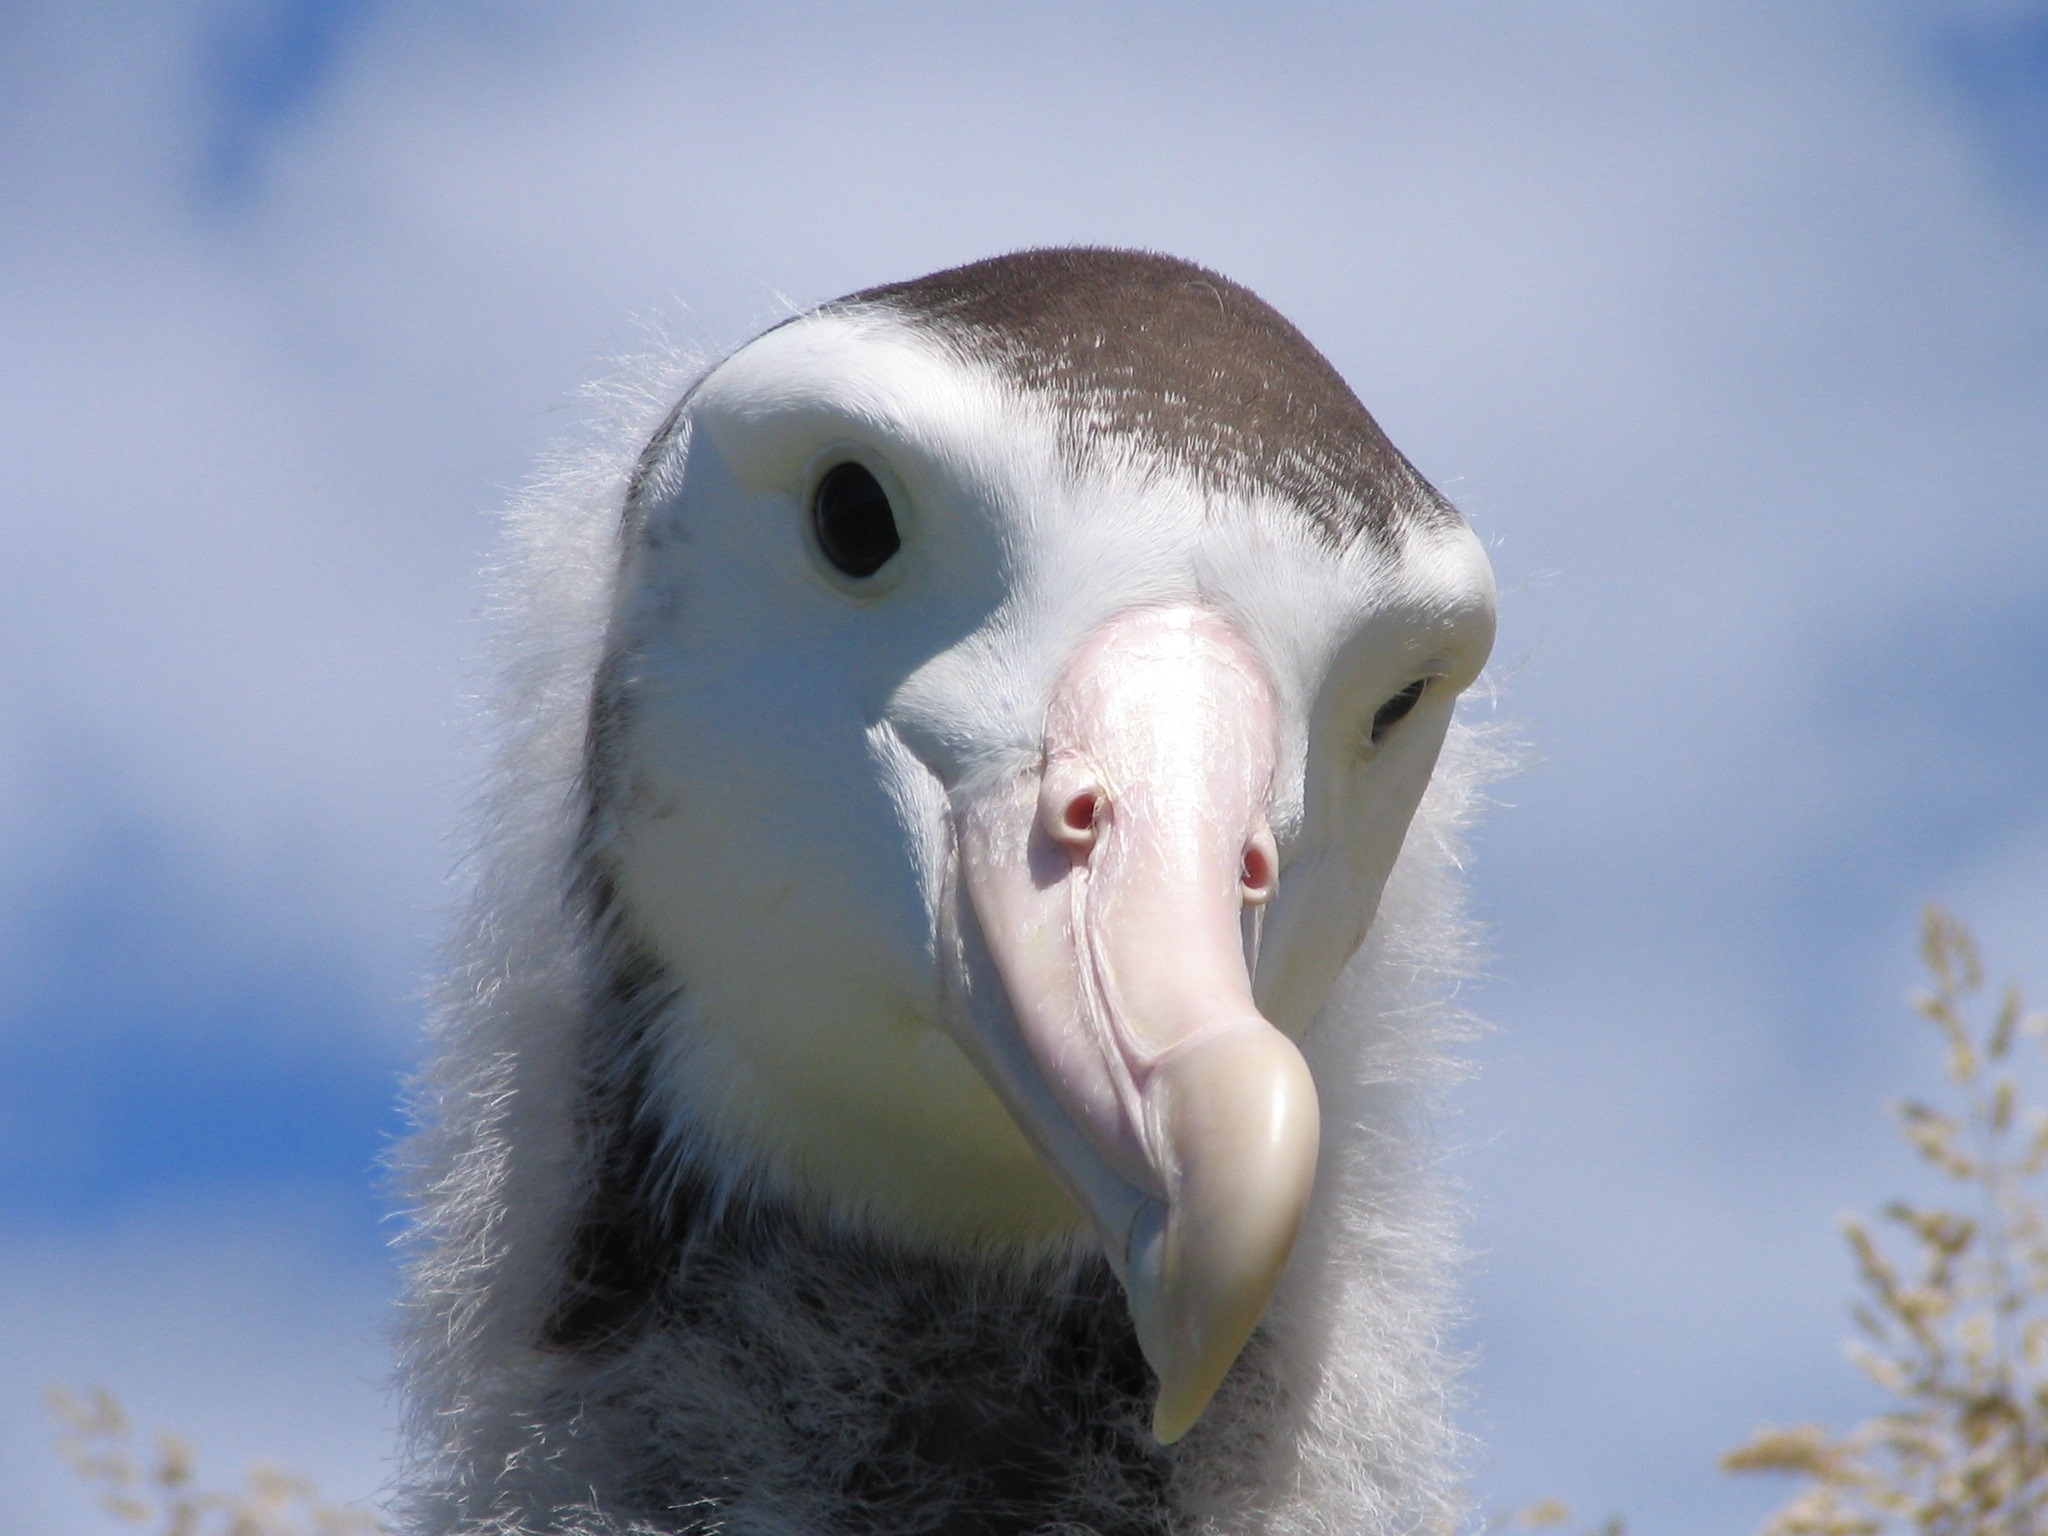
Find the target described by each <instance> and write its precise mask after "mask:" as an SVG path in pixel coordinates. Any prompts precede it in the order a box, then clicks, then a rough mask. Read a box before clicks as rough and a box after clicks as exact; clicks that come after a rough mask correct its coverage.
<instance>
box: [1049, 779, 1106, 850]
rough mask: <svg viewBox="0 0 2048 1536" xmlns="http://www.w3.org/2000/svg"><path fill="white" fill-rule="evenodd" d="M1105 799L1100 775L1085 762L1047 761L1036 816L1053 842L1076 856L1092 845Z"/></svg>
mask: <svg viewBox="0 0 2048 1536" xmlns="http://www.w3.org/2000/svg"><path fill="white" fill-rule="evenodd" d="M1108 800H1109V797H1108V796H1107V795H1106V794H1104V793H1103V789H1102V781H1101V779H1099V778H1098V777H1097V776H1096V775H1095V774H1094V773H1093V772H1092V771H1090V770H1089V768H1088V767H1087V766H1086V765H1085V764H1083V763H1079V762H1073V761H1068V762H1064V763H1051V764H1048V765H1047V766H1046V770H1045V778H1044V780H1043V781H1042V782H1041V783H1040V785H1039V791H1038V819H1039V821H1040V823H1041V824H1042V825H1043V826H1044V827H1045V830H1046V833H1047V834H1048V835H1049V836H1050V837H1051V838H1052V840H1053V841H1054V842H1056V843H1058V844H1059V845H1060V846H1061V847H1062V848H1065V849H1066V850H1067V851H1068V852H1069V853H1071V854H1073V855H1074V856H1075V857H1076V858H1080V857H1081V856H1082V855H1084V854H1086V853H1087V852H1088V850H1089V849H1091V848H1093V847H1094V846H1095V834H1096V830H1097V826H1098V824H1099V823H1100V822H1101V820H1102V817H1103V815H1104V813H1105V812H1106V811H1107V810H1108Z"/></svg>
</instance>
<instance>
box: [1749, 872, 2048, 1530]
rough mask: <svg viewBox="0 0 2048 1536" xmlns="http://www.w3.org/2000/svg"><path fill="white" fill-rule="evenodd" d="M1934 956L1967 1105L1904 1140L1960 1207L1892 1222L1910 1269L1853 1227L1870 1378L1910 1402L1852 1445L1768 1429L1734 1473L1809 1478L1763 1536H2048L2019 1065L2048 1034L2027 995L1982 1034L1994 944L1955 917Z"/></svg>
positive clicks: (1924, 1009)
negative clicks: (1979, 939)
mask: <svg viewBox="0 0 2048 1536" xmlns="http://www.w3.org/2000/svg"><path fill="white" fill-rule="evenodd" d="M1921 953H1922V956H1923V958H1924V959H1925V960H1926V962H1927V967H1928V969H1929V971H1930V972H1932V974H1933V979H1934V986H1933V989H1932V990H1931V991H1929V992H1927V993H1924V994H1922V995H1921V996H1920V997H1918V998H1916V999H1915V1000H1914V1007H1915V1009H1916V1010H1917V1011H1918V1012H1919V1014H1920V1015H1921V1017H1922V1018H1924V1019H1926V1020H1927V1021H1928V1023H1929V1024H1931V1025H1932V1026H1933V1027H1934V1028H1935V1030H1936V1031H1937V1032H1938V1033H1939V1035H1940V1037H1941V1042H1942V1047H1943V1051H1944V1054H1945V1057H1946V1064H1947V1074H1948V1080H1949V1085H1948V1093H1947V1094H1946V1097H1947V1098H1948V1099H1950V1100H1952V1101H1953V1102H1952V1103H1950V1104H1949V1105H1947V1106H1945V1107H1944V1106H1941V1105H1934V1104H1923V1103H1917V1102H1914V1103H1907V1104H1904V1105H1901V1106H1900V1111H1899V1114H1900V1129H1901V1131H1902V1133H1903V1135H1904V1136H1905V1139H1906V1141H1907V1142H1908V1144H1910V1145H1911V1146H1912V1148H1913V1149H1914V1151H1916V1152H1918V1153H1919V1154H1920V1156H1921V1158H1922V1160H1923V1161H1925V1162H1926V1163H1927V1164H1928V1166H1930V1167H1931V1168H1933V1169H1935V1170H1936V1171H1937V1172H1938V1173H1940V1174H1941V1175H1943V1176H1944V1177H1945V1178H1947V1179H1949V1180H1951V1181H1952V1182H1953V1183H1954V1184H1955V1185H1956V1190H1955V1195H1954V1199H1955V1202H1956V1205H1957V1207H1958V1208H1957V1209H1949V1208H1947V1207H1945V1206H1919V1205H1914V1204H1910V1203H1908V1202H1904V1201H1899V1202H1895V1203H1893V1204H1892V1205H1889V1206H1887V1207H1885V1209H1884V1212H1883V1221H1884V1224H1885V1226H1886V1227H1887V1228H1888V1229H1889V1230H1890V1232H1891V1233H1892V1234H1893V1245H1894V1248H1895V1249H1896V1251H1897V1256H1896V1257H1895V1256H1894V1253H1893V1252H1892V1251H1889V1250H1888V1249H1887V1247H1886V1245H1885V1244H1884V1243H1883V1242H1881V1241H1880V1239H1879V1235H1878V1231H1877V1230H1875V1229H1873V1227H1872V1226H1871V1225H1870V1224H1869V1223H1867V1222H1865V1221H1862V1220H1860V1219H1851V1220H1849V1221H1847V1222H1845V1223H1844V1224H1843V1227H1844V1232H1845V1234H1846V1235H1847V1237H1848V1240H1849V1246H1850V1249H1851V1250H1852V1251H1853V1252H1854V1254H1855V1256H1856V1268H1857V1273H1858V1276H1859V1277H1860V1279H1861V1281H1862V1289H1863V1295H1862V1299H1861V1300H1860V1302H1859V1303H1858V1304H1857V1305H1856V1307H1855V1308H1854V1316H1855V1319H1856V1323H1857V1326H1858V1328H1859V1329H1860V1330H1861V1332H1862V1335H1863V1337H1862V1339H1861V1341H1860V1342H1859V1344H1858V1346H1857V1351H1856V1359H1857V1363H1858V1364H1859V1365H1860V1366H1861V1367H1862V1368H1863V1370H1864V1371H1865V1372H1866V1373H1867V1374H1868V1375H1869V1376H1870V1378H1871V1379H1872V1380H1873V1381H1875V1382H1876V1383H1877V1384H1878V1385H1879V1386H1880V1387H1882V1388H1884V1389H1885V1391H1887V1392H1888V1393H1890V1394H1891V1395H1892V1396H1893V1397H1894V1398H1895V1399H1896V1403H1895V1405H1894V1406H1893V1407H1892V1408H1891V1409H1890V1410H1889V1411H1888V1412H1885V1413H1881V1414H1879V1415H1878V1416H1877V1417H1875V1418H1873V1419H1870V1420H1868V1421H1867V1422H1865V1423H1863V1424H1860V1425H1858V1426H1857V1427H1856V1428H1855V1429H1853V1430H1850V1431H1849V1432H1848V1433H1847V1434H1845V1435H1839V1436H1837V1435H1832V1434H1830V1433H1828V1432H1827V1431H1826V1430H1823V1429H1820V1428H1818V1427H1816V1426H1814V1425H1802V1426H1800V1427H1798V1428H1795V1429H1765V1430H1761V1431H1759V1432H1758V1433H1757V1434H1756V1435H1755V1436H1753V1437H1752V1438H1751V1439H1750V1441H1749V1442H1748V1444H1746V1445H1743V1446H1740V1447H1738V1448H1737V1449H1735V1450H1733V1451H1730V1452H1729V1453H1728V1454H1727V1455H1726V1456H1725V1457H1723V1458H1722V1462H1721V1464H1722V1466H1723V1467H1725V1468H1727V1469H1728V1470H1729V1471H1731V1472H1789V1473H1793V1474H1796V1475H1798V1476H1800V1477H1803V1478H1804V1479H1806V1486H1805V1487H1803V1488H1802V1489H1800V1490H1799V1492H1798V1493H1797V1494H1795V1495H1794V1496H1793V1498H1792V1500H1791V1502H1790V1503H1788V1504H1787V1505H1786V1506H1785V1507H1784V1508H1783V1509H1781V1510H1779V1511H1778V1513H1777V1514H1776V1515H1774V1516H1772V1517H1771V1519H1770V1520H1769V1522H1767V1523H1766V1524H1765V1526H1764V1528H1763V1531H1762V1533H1761V1536H1881V1533H1890V1532H1906V1531H1911V1532H1916V1533H1923V1536H2035V1533H2041V1532H2048V1372H2044V1366H2048V1201H2044V1192H2043V1189H2042V1177H2041V1176H2042V1173H2043V1171H2044V1169H2048V1113H2043V1112H2042V1111H2040V1110H2037V1109H2032V1108H2030V1107H2028V1106H2027V1105H2026V1104H2025V1102H2024V1098H2023V1095H2022V1090H2021V1084H2020V1079H2019V1077H2018V1075H2017V1069H2018V1068H2020V1067H2021V1066H2023V1065H2024V1063H2023V1062H2022V1060H2021V1059H2020V1057H2019V1056H2018V1055H2017V1054H2016V1052H2017V1050H2018V1047H2019V1046H2020V1044H2021V1043H2022V1042H2023V1041H2025V1040H2027V1039H2029V1038H2039V1037H2041V1036H2042V1035H2044V1034H2048V1018H2044V1017H2042V1016H2040V1015H2028V1014H2027V1013H2026V1012H2025V1010H2024V1008H2023V1006H2022V1003H2021V1000H2020V994H2019V992H2018V991H2017V989H2014V988H2007V989H2006V991H2005V993H2004V995H2003V996H2002V997H2001V998H2000V1000H1999V1002H1998V1005H1997V1007H1996V1008H1995V1009H1992V1010H1991V1011H1990V1015H1989V1017H1988V1018H1973V1014H1977V1013H1978V1012H1980V1010H1979V1009H1977V1008H1975V1007H1973V1000H1974V999H1975V997H1976V995H1977V994H1978V993H1979V992H1980V991H1981V990H1982V989H1983V985H1984V971H1983V966H1982V964H1981V962H1980V961H1979V959H1978V955H1977V946H1976V943H1975V941H1974V940H1973V939H1972V938H1971V937H1970V934H1969V933H1968V931H1967V930H1965V929H1964V928H1963V927H1962V925H1961V924H1959V923H1957V922H1956V921H1955V920H1954V919H1953V918H1951V917H1949V916H1948V915H1947V914H1946V913H1944V912H1942V911H1940V910H1939V909H1936V908H1929V909H1928V912H1927V918H1926V925H1925V933H1924V937H1923V940H1922V944H1921Z"/></svg>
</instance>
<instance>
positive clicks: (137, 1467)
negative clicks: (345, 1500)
mask: <svg viewBox="0 0 2048 1536" xmlns="http://www.w3.org/2000/svg"><path fill="white" fill-rule="evenodd" d="M47 1396H48V1399H49V1404H50V1412H51V1413H52V1414H53V1415H55V1416H56V1418H57V1420H58V1421H59V1422H60V1423H61V1424H63V1426H64V1436H63V1439H62V1440H61V1441H60V1442H59V1444H60V1446H61V1447H62V1449H63V1451H64V1455H65V1458H66V1459H67V1460H68V1461H70V1463H71V1465H72V1466H73V1467H74V1468H76V1469H77V1472H78V1475H79V1476H80V1477H82V1478H84V1479H85V1480H86V1481H87V1482H88V1483H92V1484H94V1485H96V1486H97V1487H98V1488H99V1490H100V1506H101V1508H103V1509H105V1510H106V1511H107V1513H109V1514H110V1515H113V1516H114V1517H115V1518H116V1519H118V1520H120V1521H122V1522H124V1523H125V1524H128V1525H132V1526H136V1527H138V1528H139V1529H140V1530H142V1531H144V1532H147V1533H148V1536H387V1533H388V1530H389V1528H388V1527H387V1526H386V1525H385V1524H384V1522H383V1521H382V1520H381V1519H379V1518H378V1517H377V1516H376V1515H375V1514H373V1513H371V1512H370V1511H368V1510H363V1509H353V1508H347V1507H344V1506H341V1505H336V1504H328V1503H326V1502H324V1501H322V1500H321V1498H320V1497H319V1495H318V1494H317V1493H315V1492H314V1489H313V1485H312V1484H311V1483H310V1482H308V1481H307V1480H306V1479H305V1478H303V1477H297V1476H294V1475H293V1474H291V1473H289V1472H285V1471H282V1470H280V1469H279V1468H276V1467H272V1466H261V1465H259V1466H257V1467H255V1468H252V1469H251V1470H250V1472H249V1474H248V1475H247V1476H246V1477H245V1478H244V1479H243V1480H242V1487H241V1488H240V1489H239V1490H236V1491H229V1490H224V1489H209V1488H204V1487H201V1486H200V1485H199V1482H198V1476H197V1471H196V1468H195V1465H194V1463H195V1455H194V1452H193V1449H192V1447H191V1445H190V1444H189V1443H188V1442H186V1441H185V1440H183V1439H181V1438H179V1437H178V1436H177V1435H173V1434H159V1435H158V1436H157V1437H156V1439H155V1441H154V1443H153V1444H152V1445H151V1447H150V1450H149V1452H148V1453H147V1454H145V1453H143V1452H142V1451H140V1450H138V1449H137V1447H136V1439H135V1430H134V1427H133V1426H132V1425H131V1424H130V1423H129V1422H128V1415H127V1414H126V1413H124V1412H123V1411H122V1408H121V1404H120V1403H119V1401H117V1400H116V1399H115V1397H114V1395H113V1394H112V1393H111V1392H107V1391H105V1390H103V1389H97V1388H96V1389H94V1390H93V1391H91V1392H88V1393H87V1394H86V1395H85V1396H84V1397H74V1396H72V1394H70V1393H69V1392H66V1391H63V1390H62V1389H61V1388H57V1387H52V1388H51V1389H50V1390H49V1392H48V1394H47Z"/></svg>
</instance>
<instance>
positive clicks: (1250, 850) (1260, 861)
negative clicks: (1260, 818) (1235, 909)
mask: <svg viewBox="0 0 2048 1536" xmlns="http://www.w3.org/2000/svg"><path fill="white" fill-rule="evenodd" d="M1279 885H1280V850H1279V848H1278V847H1277V846H1275V844H1274V842H1273V834H1272V832H1271V831H1269V830H1268V829H1267V828H1265V827H1260V828H1259V830H1258V831H1256V832H1254V833H1253V834H1252V836H1251V841H1250V842H1248V843H1246V844H1245V845H1244V862H1243V864H1242V865H1241V866H1240V867H1239V871H1238V889H1239V894H1240V895H1241V896H1242V897H1243V898H1244V904H1245V905H1246V906H1248V907H1258V906H1264V905H1265V904H1266V903H1267V902H1269V901H1271V900H1272V899H1273V894H1274V892H1275V891H1276V890H1278V889H1279Z"/></svg>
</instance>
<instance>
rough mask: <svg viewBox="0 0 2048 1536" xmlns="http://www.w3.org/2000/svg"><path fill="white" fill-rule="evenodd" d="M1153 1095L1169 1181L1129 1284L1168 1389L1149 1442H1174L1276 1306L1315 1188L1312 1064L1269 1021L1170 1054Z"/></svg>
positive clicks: (1144, 1223)
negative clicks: (1170, 1164) (1169, 1160)
mask: <svg viewBox="0 0 2048 1536" xmlns="http://www.w3.org/2000/svg"><path fill="white" fill-rule="evenodd" d="M1155 1093H1156V1095H1157V1100H1156V1102H1157V1105H1158V1114H1159V1120H1160V1123H1161V1127H1162V1129H1163V1131H1164V1133H1165V1135H1164V1140H1165V1142H1166V1144H1167V1145H1168V1146H1169V1147H1170V1148H1171V1149H1172V1151H1173V1158H1174V1169H1173V1177H1172V1178H1171V1180H1170V1187H1169V1191H1168V1195H1167V1198H1166V1200H1165V1201H1164V1202H1161V1201H1156V1200H1155V1201H1148V1202H1146V1204H1145V1205H1144V1207H1142V1208H1141V1210H1140V1212H1139V1214H1138V1217H1137V1219H1136V1221H1135V1222H1134V1223H1133V1226H1132V1230H1131V1234H1130V1240H1129V1246H1128V1248H1127V1251H1126V1256H1125V1265H1124V1269H1125V1273H1124V1277H1123V1278H1124V1289H1125V1293H1126V1295H1127V1296H1128V1297H1129V1300H1130V1307H1131V1317H1132V1320H1133V1322H1134V1323H1135V1324H1136V1326H1137V1330H1138V1342H1139V1345H1140V1347H1141V1348H1142V1349H1143V1350H1144V1352H1145V1358H1146V1360H1147V1362H1148V1363H1150V1365H1151V1366H1152V1369H1153V1372H1154V1374H1156V1375H1157V1376H1158V1378H1159V1398H1158V1402H1157V1404H1156V1405H1155V1407H1154V1410H1153V1434H1154V1435H1155V1436H1157V1438H1158V1439H1159V1440H1160V1442H1161V1443H1162V1444H1171V1443H1172V1442H1173V1441H1175V1440H1178V1439H1179V1438H1180V1437H1181V1436H1182V1435H1184V1434H1186V1433H1187V1431H1188V1430H1189V1429H1190V1428H1191V1427H1192V1426H1193V1425H1194V1423H1195V1421H1196V1420H1197V1419H1198V1418H1200V1417H1201V1415H1202V1413H1203V1411H1204V1410H1205V1409H1206V1408H1207V1407H1208V1405H1209V1402H1210V1400H1211V1399H1212V1398H1213V1397H1214V1396H1215V1395H1216V1391H1217V1389H1218V1388H1219V1387H1220V1386H1221V1385H1222V1384H1223V1378H1224V1377H1225V1375H1227V1374H1228V1372H1229V1370H1230V1367H1231V1365H1232V1364H1233V1363H1234V1362H1235V1361H1236V1359H1237V1357H1238V1355H1239V1354H1240V1353H1241V1352H1242V1351H1243V1349H1244V1347H1245V1345H1246V1344H1247V1343H1248V1342H1249V1341H1250V1339H1251V1336H1252V1332H1253V1330H1254V1329H1255V1328H1257V1327H1258V1324H1259V1320H1260V1318H1261V1317H1263V1316H1264V1315H1265V1312H1266V1308H1267V1306H1268V1305H1269V1304H1270V1302H1271V1301H1272V1298H1273V1292H1274V1290H1275V1289H1276V1288H1277V1287H1278V1285H1279V1283H1280V1277H1281V1275H1282V1274H1283V1273H1284V1272H1285V1270H1286V1267H1287V1260H1288V1256H1289V1254H1290V1253H1291V1252H1292V1251H1293V1248H1294V1239H1295V1236H1296V1234H1297V1233H1298V1232H1299V1231H1300V1229H1301V1221H1302V1216H1303V1213H1304V1212H1305V1211H1306V1209H1307V1206H1308V1200H1309V1194H1310V1191H1311V1189H1312V1187H1313V1185H1314V1183H1315V1167H1316V1149H1317V1143H1318V1141H1319V1139H1320V1135H1319V1132H1320V1117H1319V1113H1318V1107H1317V1104H1316V1092H1315V1084H1314V1082H1313V1080H1312V1079H1311V1078H1310V1076H1309V1072H1308V1065H1307V1063H1306V1062H1304V1061H1303V1060H1302V1058H1301V1053H1300V1052H1299V1051H1298V1050H1296V1049H1295V1047H1294V1044H1293V1042H1292V1041H1290V1040H1288V1039H1287V1037H1286V1036H1284V1035H1282V1034H1281V1033H1280V1032H1279V1031H1278V1030H1276V1029H1274V1028H1273V1027H1272V1026H1271V1025H1270V1024H1267V1023H1266V1022H1265V1020H1263V1019H1252V1020H1247V1021H1245V1023H1244V1025H1243V1026H1241V1027H1239V1028H1235V1029H1232V1030H1229V1031H1227V1032H1225V1033H1222V1034H1218V1035H1212V1036H1207V1037H1204V1038H1202V1039H1200V1040H1198V1041H1194V1042H1190V1045H1189V1047H1188V1048H1187V1049H1185V1050H1182V1051H1178V1052H1175V1053H1174V1054H1173V1055H1171V1056H1169V1057H1168V1058H1167V1059H1166V1060H1164V1061H1162V1062H1161V1063H1160V1065H1159V1067H1158V1069H1157V1071H1156V1072H1155V1074H1154V1078H1153V1081H1152V1082H1151V1083H1150V1084H1148V1091H1147V1097H1148V1098H1151V1097H1152V1096H1153V1095H1154V1094H1155Z"/></svg>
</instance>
